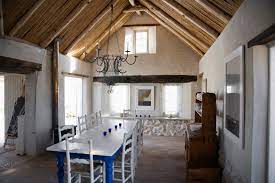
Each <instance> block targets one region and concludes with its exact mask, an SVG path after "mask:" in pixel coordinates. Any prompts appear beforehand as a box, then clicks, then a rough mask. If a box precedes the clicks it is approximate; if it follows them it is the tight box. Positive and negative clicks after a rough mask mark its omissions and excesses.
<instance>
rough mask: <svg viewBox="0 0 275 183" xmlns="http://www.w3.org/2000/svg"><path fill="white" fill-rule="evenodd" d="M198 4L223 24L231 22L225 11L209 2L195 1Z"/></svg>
mask: <svg viewBox="0 0 275 183" xmlns="http://www.w3.org/2000/svg"><path fill="white" fill-rule="evenodd" d="M195 1H196V2H197V3H198V4H200V5H201V6H202V7H203V8H204V9H206V10H207V11H208V12H209V13H211V14H212V15H214V16H215V17H217V18H218V19H219V20H221V21H222V22H223V23H225V24H227V23H228V22H229V20H230V18H231V17H230V16H228V15H226V14H225V13H224V12H223V11H221V10H220V9H219V8H217V7H216V6H215V5H213V4H211V3H210V2H208V1H207V0H195Z"/></svg>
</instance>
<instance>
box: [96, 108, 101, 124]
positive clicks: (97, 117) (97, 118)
mask: <svg viewBox="0 0 275 183" xmlns="http://www.w3.org/2000/svg"><path fill="white" fill-rule="evenodd" d="M96 120H97V122H98V124H102V114H101V111H98V112H97V113H96Z"/></svg>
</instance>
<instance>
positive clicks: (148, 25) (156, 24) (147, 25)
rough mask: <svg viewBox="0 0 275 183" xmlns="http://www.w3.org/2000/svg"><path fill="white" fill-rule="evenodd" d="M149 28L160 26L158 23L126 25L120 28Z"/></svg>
mask: <svg viewBox="0 0 275 183" xmlns="http://www.w3.org/2000/svg"><path fill="white" fill-rule="evenodd" d="M145 12H146V11H145ZM150 26H160V24H159V23H154V24H127V25H123V26H122V27H150Z"/></svg>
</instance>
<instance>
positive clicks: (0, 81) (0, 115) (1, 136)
mask: <svg viewBox="0 0 275 183" xmlns="http://www.w3.org/2000/svg"><path fill="white" fill-rule="evenodd" d="M4 95H5V93H4V76H0V148H1V147H2V146H3V145H4V142H5V112H4V106H5V105H4Z"/></svg>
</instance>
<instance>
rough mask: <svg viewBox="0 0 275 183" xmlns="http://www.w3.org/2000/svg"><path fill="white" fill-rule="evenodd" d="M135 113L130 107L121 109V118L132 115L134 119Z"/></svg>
mask: <svg viewBox="0 0 275 183" xmlns="http://www.w3.org/2000/svg"><path fill="white" fill-rule="evenodd" d="M136 114H137V111H136V110H130V109H124V110H123V118H125V117H133V118H134V119H136Z"/></svg>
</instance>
